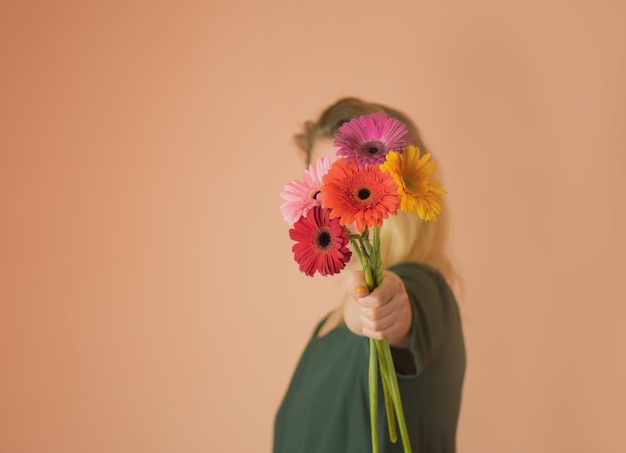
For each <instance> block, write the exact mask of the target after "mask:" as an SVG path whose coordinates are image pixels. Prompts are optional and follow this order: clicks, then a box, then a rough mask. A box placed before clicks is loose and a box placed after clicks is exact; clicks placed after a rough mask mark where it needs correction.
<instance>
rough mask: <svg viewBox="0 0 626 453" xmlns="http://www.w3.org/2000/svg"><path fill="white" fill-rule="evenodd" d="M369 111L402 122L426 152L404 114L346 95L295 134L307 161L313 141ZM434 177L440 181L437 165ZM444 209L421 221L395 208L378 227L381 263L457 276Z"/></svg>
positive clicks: (411, 122) (415, 130)
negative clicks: (413, 264)
mask: <svg viewBox="0 0 626 453" xmlns="http://www.w3.org/2000/svg"><path fill="white" fill-rule="evenodd" d="M370 113H384V114H386V115H387V116H389V117H393V118H396V119H398V120H400V121H402V122H403V123H405V124H406V125H407V127H408V129H409V138H410V139H411V141H412V142H413V144H414V145H415V146H416V147H418V148H419V149H420V151H421V152H422V153H426V152H428V151H427V150H426V149H425V147H424V145H423V143H422V140H421V138H420V136H419V131H418V129H417V127H416V126H415V124H414V123H413V121H411V120H410V119H409V118H408V117H407V116H406V115H405V114H403V113H402V112H399V111H397V110H394V109H391V108H389V107H386V106H384V105H381V104H375V103H371V102H365V101H362V100H361V99H358V98H354V97H349V98H343V99H340V100H339V101H337V102H335V103H334V104H332V105H331V106H329V107H328V108H326V110H324V111H323V113H322V114H321V115H320V118H319V119H318V120H317V121H316V122H311V121H307V122H306V123H305V124H304V132H302V133H300V134H296V135H295V136H294V140H295V142H296V144H297V145H298V146H299V147H300V148H301V149H302V150H303V151H304V152H305V155H306V162H307V165H308V164H309V163H310V159H311V152H312V150H313V147H314V146H315V143H316V142H317V141H318V140H319V139H322V138H327V137H333V136H334V135H335V134H336V133H337V132H338V130H339V127H340V126H341V125H342V124H343V123H345V122H346V121H350V120H351V119H353V118H358V117H359V116H361V115H367V114H370ZM435 179H437V180H438V181H441V171H440V169H439V168H438V170H437V172H436V174H435ZM447 223H448V213H447V209H445V207H444V209H442V212H441V214H440V215H439V216H438V218H437V220H435V221H429V222H424V221H423V220H421V219H420V218H419V217H418V215H417V213H416V212H412V213H407V212H404V211H398V214H397V215H395V216H390V217H389V218H388V219H386V220H385V222H384V224H383V228H381V229H380V241H381V257H382V261H383V266H384V267H385V268H389V267H391V266H393V265H395V264H399V263H403V262H421V263H425V264H428V265H430V266H432V267H434V268H436V269H437V270H439V272H441V273H442V274H443V275H444V277H445V278H446V279H447V280H448V283H449V284H451V285H452V284H453V283H455V281H456V280H457V278H456V274H455V271H454V268H453V266H452V264H451V262H450V260H449V258H448V255H447V250H446V246H447Z"/></svg>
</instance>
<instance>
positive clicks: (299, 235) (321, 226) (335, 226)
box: [289, 206, 352, 277]
mask: <svg viewBox="0 0 626 453" xmlns="http://www.w3.org/2000/svg"><path fill="white" fill-rule="evenodd" d="M289 237H290V238H291V239H293V240H294V241H296V242H297V243H296V244H294V246H293V247H292V251H293V254H294V259H295V260H296V262H297V263H298V264H299V265H300V271H301V272H304V273H305V274H306V275H308V276H309V277H312V276H313V275H314V274H315V272H319V273H320V274H321V275H333V274H338V273H339V272H340V271H341V270H342V269H343V268H344V267H346V263H347V262H348V261H350V257H351V256H352V252H351V251H350V249H349V248H348V247H347V245H348V243H349V242H350V238H349V235H348V233H347V232H346V230H345V229H344V228H343V227H342V226H341V225H340V224H339V219H331V218H330V217H329V210H328V209H325V208H322V207H321V206H314V207H313V208H312V209H311V210H310V211H309V213H308V215H307V216H302V217H300V219H299V220H298V221H297V222H296V223H295V224H294V226H293V228H292V229H290V230H289Z"/></svg>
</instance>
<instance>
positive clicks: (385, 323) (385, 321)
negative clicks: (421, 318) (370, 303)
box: [361, 312, 398, 332]
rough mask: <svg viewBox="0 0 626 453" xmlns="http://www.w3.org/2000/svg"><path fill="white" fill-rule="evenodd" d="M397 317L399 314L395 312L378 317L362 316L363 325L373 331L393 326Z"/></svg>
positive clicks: (380, 330)
mask: <svg viewBox="0 0 626 453" xmlns="http://www.w3.org/2000/svg"><path fill="white" fill-rule="evenodd" d="M397 318H398V316H397V313H395V312H394V313H390V314H388V315H387V316H384V317H381V318H377V319H371V318H369V317H364V316H361V325H362V326H363V328H366V329H368V330H370V331H372V332H382V331H385V330H387V329H389V328H390V327H391V326H393V325H394V324H395V323H396V321H397Z"/></svg>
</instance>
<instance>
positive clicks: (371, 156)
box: [281, 113, 445, 452]
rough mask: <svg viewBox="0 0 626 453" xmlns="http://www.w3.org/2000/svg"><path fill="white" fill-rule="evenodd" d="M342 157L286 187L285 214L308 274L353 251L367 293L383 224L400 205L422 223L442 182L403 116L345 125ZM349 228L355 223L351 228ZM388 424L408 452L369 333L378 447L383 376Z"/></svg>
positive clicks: (335, 269) (383, 345)
mask: <svg viewBox="0 0 626 453" xmlns="http://www.w3.org/2000/svg"><path fill="white" fill-rule="evenodd" d="M333 145H334V146H335V147H336V148H337V159H336V160H334V161H333V160H332V159H331V157H330V156H324V157H322V158H320V159H319V160H318V161H317V162H314V163H312V164H311V165H310V166H309V168H308V169H306V170H304V172H303V175H302V180H296V181H292V182H290V183H289V184H287V185H285V188H284V191H283V192H282V193H281V196H282V197H283V199H284V200H285V202H284V203H283V204H282V205H281V211H282V214H283V217H284V219H285V220H286V221H287V222H288V223H289V224H290V225H292V228H291V229H290V230H289V237H290V238H291V239H292V240H294V241H295V242H296V243H295V244H294V245H293V248H292V251H293V253H294V258H295V261H296V262H297V263H298V264H299V267H300V271H302V272H303V273H304V274H306V275H308V276H313V275H314V274H315V273H316V272H318V273H319V274H321V275H333V274H337V273H339V272H341V270H342V269H344V268H345V266H346V264H347V263H348V262H349V261H350V259H351V257H352V253H354V254H355V255H356V256H357V257H358V259H359V262H360V264H361V267H362V269H363V273H364V275H365V281H366V283H367V286H368V289H369V290H370V291H372V290H374V288H376V287H377V286H378V285H380V283H381V281H382V269H383V266H382V261H381V254H380V228H381V227H382V224H383V220H384V219H387V218H388V217H389V215H396V214H397V211H398V209H400V210H403V211H408V212H413V211H417V214H418V215H419V217H420V218H421V219H422V220H424V221H429V220H435V219H436V217H437V215H438V214H439V213H440V212H441V195H442V194H444V193H445V191H444V190H443V189H442V188H441V185H440V183H438V182H437V181H433V180H431V176H432V174H433V173H434V171H435V168H436V166H435V163H434V162H432V161H429V160H430V154H424V155H423V156H421V157H420V151H419V149H418V148H416V147H415V146H413V145H412V144H411V142H410V141H409V139H408V128H407V126H406V125H405V124H404V123H402V122H401V121H399V120H397V119H395V118H390V117H388V116H386V115H384V114H382V113H374V114H370V115H363V116H361V117H359V118H356V119H353V120H351V121H348V122H346V123H344V124H343V125H342V126H341V127H340V128H339V132H338V133H337V135H336V136H335V141H334V142H333ZM351 227H352V229H351ZM379 374H380V378H381V382H382V388H383V396H384V404H385V409H386V416H387V425H388V429H389V435H390V438H391V440H392V442H396V441H397V432H396V419H397V423H398V427H399V430H400V436H401V438H402V444H403V447H404V451H405V452H410V451H411V445H410V442H409V436H408V432H407V428H406V423H405V419H404V413H403V410H402V401H401V399H400V393H399V389H398V381H397V378H396V373H395V368H394V365H393V359H392V356H391V350H390V347H389V342H388V340H387V339H383V340H377V339H372V338H370V357H369V376H368V382H369V398H370V421H371V434H372V446H373V451H374V452H378V427H377V418H376V414H377V405H378V378H379Z"/></svg>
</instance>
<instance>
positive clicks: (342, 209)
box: [320, 159, 400, 232]
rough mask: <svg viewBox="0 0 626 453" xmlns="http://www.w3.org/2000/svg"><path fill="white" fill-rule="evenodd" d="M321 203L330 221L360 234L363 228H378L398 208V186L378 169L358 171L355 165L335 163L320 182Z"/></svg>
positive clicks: (370, 168) (338, 161)
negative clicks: (353, 229) (346, 226)
mask: <svg viewBox="0 0 626 453" xmlns="http://www.w3.org/2000/svg"><path fill="white" fill-rule="evenodd" d="M322 182H323V185H322V187H321V194H320V199H321V201H322V206H324V207H326V208H329V209H330V210H331V211H330V217H331V218H335V217H339V222H340V224H341V225H352V224H353V223H355V222H356V228H357V229H358V230H359V231H360V232H363V230H364V229H365V226H366V225H367V226H374V225H377V226H381V225H382V223H383V219H386V218H387V217H388V216H389V214H392V215H395V214H396V212H397V210H398V206H399V205H400V195H399V194H398V186H397V184H396V183H395V181H394V180H393V178H391V176H390V175H389V173H383V172H381V171H380V169H379V166H378V165H375V166H367V167H363V168H360V167H359V165H358V164H357V162H356V161H354V160H347V159H339V160H336V161H335V162H334V163H333V164H332V166H331V167H330V170H328V173H326V175H324V177H323V178H322Z"/></svg>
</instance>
